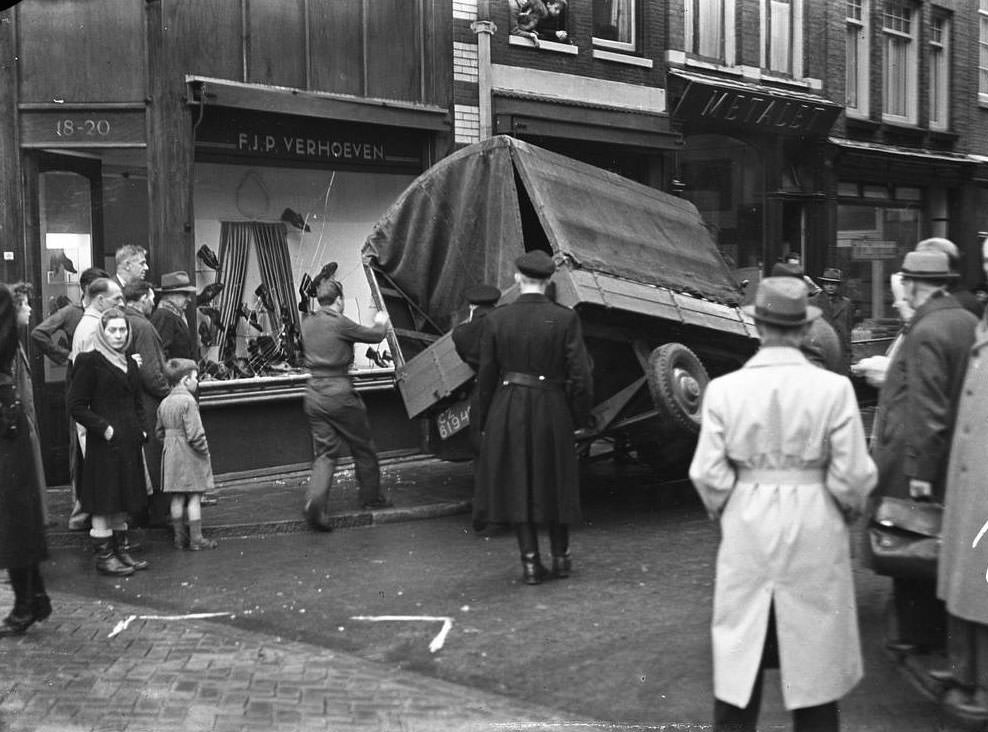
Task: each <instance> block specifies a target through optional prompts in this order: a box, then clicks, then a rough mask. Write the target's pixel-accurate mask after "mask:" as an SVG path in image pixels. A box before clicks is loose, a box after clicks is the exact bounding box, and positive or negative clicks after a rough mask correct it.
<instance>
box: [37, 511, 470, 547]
mask: <svg viewBox="0 0 988 732" xmlns="http://www.w3.org/2000/svg"><path fill="white" fill-rule="evenodd" d="M470 508H471V502H470V501H447V502H444V503H427V504H423V505H421V506H409V507H407V508H406V507H401V506H399V507H397V508H388V509H384V510H381V511H347V512H345V513H336V514H332V515H331V516H330V517H329V524H330V526H331V527H332V528H333V529H353V528H359V527H364V526H375V525H377V524H395V523H401V522H404V521H419V520H422V519H430V518H439V517H441V516H453V515H456V514H461V513H469V511H470ZM311 532H312V529H310V528H309V525H308V523H307V522H306V521H305V519H303V518H298V519H281V520H272V521H257V522H250V523H244V524H226V525H224V524H220V525H218V526H204V527H203V532H202V533H203V535H204V536H208V537H210V538H213V539H249V538H255V537H263V536H275V535H279V534H303V533H311ZM133 533H135V534H139V535H142V536H143V537H145V538H148V539H150V538H152V537H153V538H156V539H158V538H160V539H161V540H162V541H169V540H170V539H171V530H170V529H167V528H148V529H135V530H134V531H133ZM47 538H48V546H49V547H51V548H66V547H75V548H80V547H81V548H88V547H89V545H90V541H91V540H90V538H89V532H87V531H67V530H64V529H63V530H58V531H51V530H49V532H48V536H47Z"/></svg>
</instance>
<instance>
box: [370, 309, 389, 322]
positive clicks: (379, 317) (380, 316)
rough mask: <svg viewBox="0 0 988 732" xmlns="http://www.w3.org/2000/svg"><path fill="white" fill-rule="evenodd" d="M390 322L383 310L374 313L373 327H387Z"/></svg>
mask: <svg viewBox="0 0 988 732" xmlns="http://www.w3.org/2000/svg"><path fill="white" fill-rule="evenodd" d="M390 322H391V318H390V317H388V314H387V313H386V312H385V311H383V310H378V311H377V312H376V313H374V325H387V324H388V323H390Z"/></svg>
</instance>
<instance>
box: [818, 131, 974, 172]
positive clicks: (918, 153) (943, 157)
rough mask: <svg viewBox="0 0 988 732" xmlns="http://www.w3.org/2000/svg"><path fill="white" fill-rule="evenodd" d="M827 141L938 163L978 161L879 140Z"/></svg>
mask: <svg viewBox="0 0 988 732" xmlns="http://www.w3.org/2000/svg"><path fill="white" fill-rule="evenodd" d="M827 141H828V142H829V143H830V144H832V145H836V146H837V147H840V148H843V149H845V150H852V151H854V152H859V153H866V154H867V153H870V154H873V155H883V156H888V155H891V156H894V157H898V158H911V159H912V158H914V159H918V160H929V161H935V162H938V163H954V164H957V165H975V164H977V163H978V160H977V156H975V155H965V154H963V153H952V152H946V151H939V150H925V149H922V148H912V147H898V146H896V145H884V144H881V143H877V142H862V141H860V140H849V139H847V138H844V137H828V138H827Z"/></svg>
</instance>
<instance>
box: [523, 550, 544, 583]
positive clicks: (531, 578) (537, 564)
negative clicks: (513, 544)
mask: <svg viewBox="0 0 988 732" xmlns="http://www.w3.org/2000/svg"><path fill="white" fill-rule="evenodd" d="M521 568H522V572H523V574H522V579H524V580H525V584H526V585H540V584H542V581H543V580H544V579H545V578H546V577H548V576H549V570H548V569H546V568H545V567H544V566H542V560H541V559H540V558H539V555H538V554H537V553H534V554H532V553H530V554H522V555H521Z"/></svg>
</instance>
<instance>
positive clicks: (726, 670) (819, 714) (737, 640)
mask: <svg viewBox="0 0 988 732" xmlns="http://www.w3.org/2000/svg"><path fill="white" fill-rule="evenodd" d="M806 299H807V298H806V286H805V285H803V283H802V282H800V281H798V280H796V279H793V278H791V277H769V278H766V279H765V280H763V281H762V282H761V284H760V285H759V287H758V291H757V293H756V295H755V304H754V305H753V306H747V307H746V308H745V309H746V310H747V311H748V312H749V313H750V314H751V315H752V316H753V317H754V318H755V322H756V324H757V326H758V332H759V335H760V336H761V339H762V345H761V348H760V349H759V351H758V353H756V354H755V355H754V356H753V357H752V358H751V359H750V360H749V361H748V362H747V363H746V364H745V365H744V367H743V368H741V369H739V370H738V371H735V372H733V373H730V374H727V375H725V376H721V377H720V378H717V379H714V380H713V381H711V382H710V384H709V385H708V386H707V390H706V393H705V395H704V399H703V410H702V426H701V429H700V438H699V442H698V444H697V448H696V453H695V454H694V456H693V462H692V464H691V466H690V479H691V480H692V481H693V484H694V486H696V489H697V491H698V492H699V494H700V497H701V498H702V499H703V502H704V504H705V506H706V507H707V510H708V512H709V513H710V515H711V516H712V517H713V518H715V519H717V520H719V521H720V527H721V531H722V539H721V544H720V549H719V552H718V555H717V577H716V587H715V590H714V609H713V623H712V639H713V656H714V697H715V699H714V729H715V730H752V731H754V730H755V728H756V724H757V719H758V711H759V706H760V703H761V690H762V675H763V674H762V672H763V669H765V668H773V667H776V666H778V668H779V669H780V672H781V681H782V698H783V701H784V703H785V706H786V709H789V710H791V711H792V713H793V720H794V725H795V729H796V730H806V729H812V730H837V729H838V728H839V717H838V709H837V700H838V699H840V698H841V697H842V696H844V694H846V693H847V692H848V691H849V690H850V689H851V688H852V687H853V686H854V685H855V684H856V683H857V682H858V680H859V679H860V678H861V676H862V662H861V649H860V642H859V638H858V620H857V609H856V605H855V599H854V584H853V580H852V577H851V552H850V536H849V530H848V524H849V522H851V521H852V520H853V519H854V518H855V517H856V516H857V515H858V514H859V513H860V512H861V511H862V510H863V508H864V504H865V500H866V498H867V496H868V493H869V491H871V489H872V487H873V486H874V485H875V480H876V469H875V465H874V463H872V461H871V459H870V458H869V457H868V451H867V447H866V444H865V436H864V428H863V426H862V423H861V416H860V413H859V411H858V406H857V403H856V401H855V397H854V389H853V387H852V386H851V382H850V381H849V380H848V379H847V378H846V377H844V376H840V375H838V374H835V373H832V372H830V371H826V370H824V369H821V368H817V367H816V366H813V365H812V364H810V363H809V361H807V360H806V357H805V356H804V355H803V354H802V353H801V352H800V350H799V346H800V342H801V340H802V338H803V336H804V333H805V329H806V327H807V324H808V323H809V322H810V321H812V320H813V319H814V318H816V317H819V315H820V311H819V310H818V309H817V308H815V307H812V306H810V307H808V306H807V304H806Z"/></svg>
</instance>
